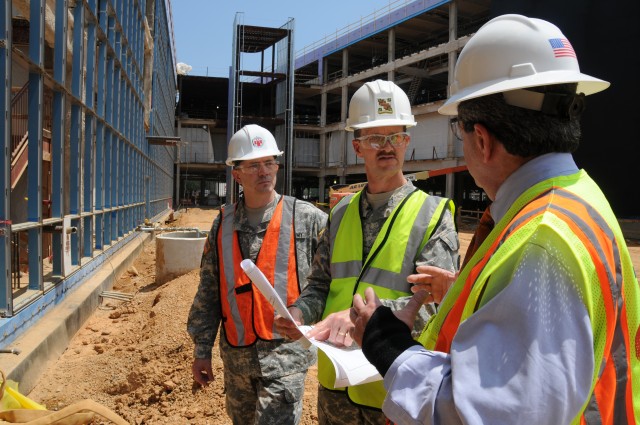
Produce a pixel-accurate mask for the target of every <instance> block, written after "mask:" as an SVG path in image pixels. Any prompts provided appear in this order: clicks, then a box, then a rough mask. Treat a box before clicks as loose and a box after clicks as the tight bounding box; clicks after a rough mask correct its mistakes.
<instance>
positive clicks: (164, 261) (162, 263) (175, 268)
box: [156, 230, 207, 284]
mask: <svg viewBox="0 0 640 425" xmlns="http://www.w3.org/2000/svg"><path fill="white" fill-rule="evenodd" d="M206 240H207V234H206V233H204V232H201V231H198V230H196V231H188V232H169V233H164V234H161V235H157V236H156V283H158V284H163V283H165V282H168V281H169V280H171V279H174V278H176V277H178V276H181V275H183V274H185V273H188V272H190V271H191V270H193V269H197V268H199V267H200V259H201V258H202V251H203V250H204V243H205V241H206Z"/></svg>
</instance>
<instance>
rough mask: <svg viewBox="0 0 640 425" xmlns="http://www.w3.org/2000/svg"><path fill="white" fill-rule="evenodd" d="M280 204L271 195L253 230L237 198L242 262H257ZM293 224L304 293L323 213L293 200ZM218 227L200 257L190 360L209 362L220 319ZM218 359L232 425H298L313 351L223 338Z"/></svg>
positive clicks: (288, 344)
mask: <svg viewBox="0 0 640 425" xmlns="http://www.w3.org/2000/svg"><path fill="white" fill-rule="evenodd" d="M279 199H280V195H276V200H275V201H274V202H272V203H271V204H270V205H269V207H268V208H267V211H266V212H265V216H264V218H263V221H262V223H260V224H259V225H258V226H257V227H255V228H254V227H252V226H251V225H250V224H249V221H248V219H247V216H246V213H245V208H244V201H243V200H242V199H240V201H239V205H238V209H237V211H236V214H235V216H234V223H233V227H234V230H235V231H236V232H237V234H238V240H239V243H240V248H241V250H242V253H243V255H245V258H250V259H251V260H253V261H254V262H255V261H256V257H257V256H258V252H259V250H260V247H261V245H262V239H263V237H264V235H265V232H266V229H267V226H268V224H269V220H270V219H271V216H272V215H273V211H274V209H275V206H276V204H277V202H278V201H279ZM294 220H295V221H294V226H295V232H296V234H295V238H296V253H297V264H298V279H299V281H300V288H301V289H303V288H304V287H305V286H306V279H305V277H306V276H307V274H308V273H309V269H310V266H311V262H312V258H313V254H314V252H315V250H316V248H317V246H318V241H319V237H320V234H321V232H322V230H323V229H324V227H325V224H326V220H327V214H325V213H324V212H322V211H321V210H319V209H318V208H316V207H315V206H313V205H312V204H310V203H308V202H305V201H300V200H298V201H296V204H295V219H294ZM219 224H220V215H219V216H218V217H216V219H215V220H214V222H213V225H212V227H211V231H210V233H209V240H208V245H209V247H210V248H209V250H208V252H206V251H205V253H204V254H203V256H202V264H201V269H200V285H199V287H198V292H197V293H196V296H195V298H194V301H193V305H192V307H191V310H190V312H189V318H188V321H187V330H188V332H189V335H191V338H192V339H193V341H194V343H195V350H194V351H195V352H194V357H195V358H211V350H212V348H213V345H214V342H215V338H216V334H217V333H218V328H219V327H220V324H221V319H222V317H221V306H220V300H219V297H220V294H219V280H218V276H219V274H218V267H219V262H218V253H217V242H216V240H215V237H216V233H217V229H218V226H219ZM229 249H231V247H229ZM221 335H224V332H221ZM220 356H221V358H222V361H223V364H224V384H225V391H226V408H227V414H228V415H229V417H230V418H231V419H232V421H233V423H234V424H243V425H244V424H254V423H255V424H297V423H298V422H299V420H300V417H301V414H302V398H303V394H304V380H305V376H306V373H307V369H308V368H309V366H311V365H312V364H313V363H314V362H315V361H316V352H315V351H311V350H308V349H305V348H303V347H302V346H301V345H300V344H299V343H297V342H284V340H282V339H281V340H276V341H264V340H260V339H258V341H257V342H256V343H255V344H253V345H251V346H249V347H232V346H231V345H229V343H227V341H226V338H224V337H222V338H220ZM256 388H257V389H258V391H256Z"/></svg>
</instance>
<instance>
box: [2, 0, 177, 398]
mask: <svg viewBox="0 0 640 425" xmlns="http://www.w3.org/2000/svg"><path fill="white" fill-rule="evenodd" d="M0 34H1V36H0V81H2V84H1V85H0V99H2V104H3V109H2V110H3V114H2V116H1V118H0V134H1V135H0V148H1V149H0V152H2V156H0V170H1V173H0V189H1V191H0V193H2V195H1V197H0V270H2V275H1V277H0V316H1V317H0V330H1V332H0V334H1V336H0V347H7V346H9V345H10V344H12V343H14V342H16V341H17V340H18V339H19V338H20V337H23V336H24V335H25V334H27V333H28V332H31V331H35V332H37V333H38V334H39V335H41V336H42V339H38V340H37V341H35V340H33V344H30V340H29V341H27V342H26V343H25V344H24V345H23V347H24V349H23V353H22V354H21V355H20V356H17V357H15V358H14V357H13V356H12V357H11V358H8V357H3V358H2V359H1V360H2V369H3V371H4V372H5V373H6V374H7V376H8V377H11V378H12V379H15V380H16V381H19V382H21V383H23V385H24V387H23V388H25V389H27V390H28V389H29V388H30V385H31V384H32V383H33V382H34V380H35V379H36V377H37V376H38V375H39V373H40V372H41V370H42V366H43V365H44V364H45V362H46V361H47V360H48V359H49V358H55V357H57V356H58V355H59V354H60V353H62V351H64V349H65V347H66V343H67V341H68V339H69V337H71V336H72V335H73V334H74V333H75V332H76V330H78V328H79V327H80V326H81V324H82V322H83V321H84V320H85V319H86V318H87V317H88V316H89V315H90V314H91V312H92V311H93V310H94V309H95V308H96V307H97V306H98V304H99V301H98V300H99V294H100V292H101V291H102V290H104V289H109V288H110V285H112V284H113V275H114V274H116V275H117V273H119V272H120V271H121V270H122V269H123V267H126V263H127V261H132V260H133V258H135V252H136V250H137V249H138V248H139V247H141V241H142V239H141V237H140V236H141V235H140V232H137V231H136V228H137V227H138V226H139V225H140V224H141V223H143V222H144V220H145V219H150V220H154V219H156V218H158V217H161V216H162V215H163V214H166V213H167V211H169V210H170V208H171V207H172V196H173V190H172V187H173V182H174V163H175V162H176V160H175V147H174V146H172V145H171V143H175V126H174V124H173V123H174V116H175V98H176V71H175V49H174V47H173V46H174V43H173V26H172V23H171V7H170V3H169V1H168V0H130V1H110V0H77V1H71V0H55V1H54V0H46V1H45V0H30V1H24V0H2V1H0ZM117 256H121V257H123V258H125V259H126V260H125V261H120V263H118V262H117V261H115V259H116V258H117ZM129 257H130V258H131V260H128V259H129ZM109 269H111V271H110V272H108V270H109ZM110 275H111V277H109V276H110ZM74 297H75V298H76V299H74V300H72V299H73V298H74ZM69 305H71V307H70V306H69ZM54 311H56V314H57V315H58V316H57V317H60V318H61V320H60V321H52V320H48V319H47V318H48V317H50V314H51V313H52V312H54Z"/></svg>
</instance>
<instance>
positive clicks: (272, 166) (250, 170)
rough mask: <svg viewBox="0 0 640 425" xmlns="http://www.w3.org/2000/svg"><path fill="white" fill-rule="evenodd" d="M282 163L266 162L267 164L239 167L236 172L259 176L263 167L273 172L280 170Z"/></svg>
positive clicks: (259, 163) (258, 163) (257, 163)
mask: <svg viewBox="0 0 640 425" xmlns="http://www.w3.org/2000/svg"><path fill="white" fill-rule="evenodd" d="M279 166H280V163H279V162H278V161H265V162H256V163H255V164H251V165H244V166H240V165H239V166H237V167H235V169H236V170H240V171H242V172H243V173H244V174H258V173H259V172H260V169H261V168H262V167H264V168H266V169H267V171H269V172H273V171H275V170H277V169H278V167H279Z"/></svg>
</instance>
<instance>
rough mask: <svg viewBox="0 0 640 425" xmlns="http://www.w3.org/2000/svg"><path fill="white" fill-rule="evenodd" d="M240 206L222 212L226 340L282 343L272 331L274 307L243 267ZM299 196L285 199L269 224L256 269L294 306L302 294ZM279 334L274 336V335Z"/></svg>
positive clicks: (220, 237) (239, 343) (220, 254)
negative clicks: (237, 212)
mask: <svg viewBox="0 0 640 425" xmlns="http://www.w3.org/2000/svg"><path fill="white" fill-rule="evenodd" d="M236 208H237V203H236V204H234V205H233V206H231V207H227V208H224V207H223V208H222V211H221V213H220V217H221V218H220V225H219V227H218V234H217V238H216V240H217V246H218V258H219V269H220V286H219V289H220V303H221V309H222V323H223V328H224V334H225V338H226V339H227V342H228V343H229V344H230V345H232V346H234V347H246V346H249V345H252V344H254V343H255V342H256V341H257V340H258V339H262V340H267V341H270V340H274V339H280V337H279V335H278V334H277V333H276V332H275V331H274V324H273V322H274V320H273V319H274V316H275V312H274V309H273V307H272V305H271V303H269V301H268V300H267V299H266V298H265V297H264V296H263V295H262V293H261V292H260V291H258V290H254V288H253V285H252V284H251V280H250V279H249V278H248V277H247V275H246V274H245V272H244V271H243V270H242V268H241V267H240V262H241V261H242V260H243V259H244V256H243V255H242V251H241V249H240V243H239V242H238V234H237V233H236V232H235V230H234V229H233V216H234V212H235V209H236ZM294 211H295V198H292V197H289V196H282V198H281V199H280V201H279V202H278V204H277V206H276V209H275V211H274V212H273V217H272V218H271V221H270V222H269V225H268V226H267V230H266V233H265V235H264V239H263V240H262V246H261V247H260V252H259V253H258V258H257V259H256V265H257V266H258V268H260V270H261V271H262V273H264V275H265V277H266V278H267V280H268V281H269V282H271V284H273V285H274V288H275V290H276V292H277V293H278V294H279V295H280V298H282V299H283V300H286V303H287V305H289V304H292V303H293V302H294V301H295V300H296V299H297V298H298V296H299V295H300V284H299V282H298V267H297V260H296V246H295V228H294V220H293V218H294ZM274 334H275V336H274Z"/></svg>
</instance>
